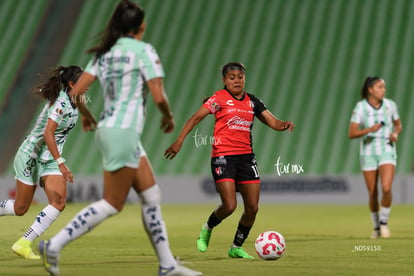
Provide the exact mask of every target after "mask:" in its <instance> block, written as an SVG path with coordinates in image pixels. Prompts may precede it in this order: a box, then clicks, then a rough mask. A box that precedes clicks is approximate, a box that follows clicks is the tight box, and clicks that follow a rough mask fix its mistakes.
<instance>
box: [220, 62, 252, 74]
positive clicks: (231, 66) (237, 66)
mask: <svg viewBox="0 0 414 276" xmlns="http://www.w3.org/2000/svg"><path fill="white" fill-rule="evenodd" d="M231 70H240V71H242V72H243V73H246V67H245V66H244V65H243V64H242V63H241V62H229V63H226V64H224V65H223V67H222V68H221V74H222V75H223V77H225V76H226V74H227V72H229V71H231Z"/></svg>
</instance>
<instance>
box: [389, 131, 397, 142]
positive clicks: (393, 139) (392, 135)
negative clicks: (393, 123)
mask: <svg viewBox="0 0 414 276" xmlns="http://www.w3.org/2000/svg"><path fill="white" fill-rule="evenodd" d="M390 140H391V141H392V142H397V141H398V133H395V132H393V133H391V135H390Z"/></svg>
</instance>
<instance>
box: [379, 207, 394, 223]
mask: <svg viewBox="0 0 414 276" xmlns="http://www.w3.org/2000/svg"><path fill="white" fill-rule="evenodd" d="M390 213H391V207H388V208H387V207H384V206H381V207H380V210H379V221H380V223H381V224H387V223H388V217H389V216H390Z"/></svg>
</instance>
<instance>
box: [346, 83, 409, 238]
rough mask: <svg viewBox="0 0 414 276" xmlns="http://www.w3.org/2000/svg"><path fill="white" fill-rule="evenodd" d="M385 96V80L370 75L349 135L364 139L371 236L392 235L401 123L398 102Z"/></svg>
mask: <svg viewBox="0 0 414 276" xmlns="http://www.w3.org/2000/svg"><path fill="white" fill-rule="evenodd" d="M384 96H385V81H384V80H383V79H381V78H379V77H367V78H366V79H365V82H364V85H363V86H362V89H361V98H362V100H361V101H359V102H358V103H357V104H356V106H355V108H354V110H353V112H352V117H351V123H350V126H349V138H351V139H353V138H360V137H361V138H362V139H361V144H360V161H361V169H362V173H363V174H364V178H365V183H366V185H367V188H368V194H369V208H370V210H371V219H372V222H373V224H374V231H373V233H372V234H371V238H373V239H377V238H379V237H380V236H381V237H383V238H389V237H390V236H391V232H390V229H389V228H388V217H389V215H390V211H391V201H392V194H391V187H392V182H393V179H394V173H395V166H396V163H397V151H396V142H397V140H398V135H399V134H400V133H401V130H402V125H401V120H400V116H399V115H398V110H397V105H396V104H395V102H394V101H392V100H390V99H387V98H385V97H384ZM378 178H379V179H380V181H381V187H382V199H381V207H380V206H379V202H378V188H377V182H378Z"/></svg>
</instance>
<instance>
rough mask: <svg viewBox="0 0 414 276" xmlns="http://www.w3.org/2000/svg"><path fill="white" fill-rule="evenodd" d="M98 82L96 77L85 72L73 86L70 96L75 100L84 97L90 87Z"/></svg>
mask: <svg viewBox="0 0 414 276" xmlns="http://www.w3.org/2000/svg"><path fill="white" fill-rule="evenodd" d="M95 80H96V77H95V76H94V75H92V74H90V73H88V72H83V73H82V74H81V75H80V77H79V79H78V81H77V82H76V83H75V84H74V85H73V87H72V89H71V90H70V92H69V96H70V97H71V98H72V99H73V98H76V96H78V95H83V94H85V93H86V91H88V88H89V86H91V84H92V83H93V82H94V81H95Z"/></svg>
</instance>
